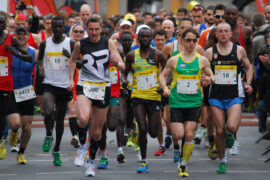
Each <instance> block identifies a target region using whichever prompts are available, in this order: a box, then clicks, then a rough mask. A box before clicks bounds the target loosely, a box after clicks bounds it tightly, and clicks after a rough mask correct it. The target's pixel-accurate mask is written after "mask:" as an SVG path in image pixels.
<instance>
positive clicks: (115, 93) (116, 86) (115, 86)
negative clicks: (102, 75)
mask: <svg viewBox="0 0 270 180" xmlns="http://www.w3.org/2000/svg"><path fill="white" fill-rule="evenodd" d="M109 67H110V69H109V71H110V79H111V96H112V97H119V96H120V72H119V70H118V69H117V67H115V66H113V65H112V63H111V62H110V66H109Z"/></svg>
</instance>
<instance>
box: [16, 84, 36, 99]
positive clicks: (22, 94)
mask: <svg viewBox="0 0 270 180" xmlns="http://www.w3.org/2000/svg"><path fill="white" fill-rule="evenodd" d="M14 95H15V99H16V102H22V101H27V100H29V99H34V98H36V94H35V91H34V88H33V86H32V85H30V86H26V87H24V88H20V89H14Z"/></svg>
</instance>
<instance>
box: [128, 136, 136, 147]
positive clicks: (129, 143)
mask: <svg viewBox="0 0 270 180" xmlns="http://www.w3.org/2000/svg"><path fill="white" fill-rule="evenodd" d="M126 146H127V147H132V146H134V143H133V142H132V136H130V137H129V138H128V141H127V145H126Z"/></svg>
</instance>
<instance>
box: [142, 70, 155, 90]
mask: <svg viewBox="0 0 270 180" xmlns="http://www.w3.org/2000/svg"><path fill="white" fill-rule="evenodd" d="M157 85H158V82H157V73H156V72H155V71H152V70H151V71H147V72H140V73H138V75H137V89H138V90H143V89H151V88H153V87H156V86H157Z"/></svg>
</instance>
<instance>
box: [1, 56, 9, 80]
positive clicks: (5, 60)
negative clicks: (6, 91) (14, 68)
mask: <svg viewBox="0 0 270 180" xmlns="http://www.w3.org/2000/svg"><path fill="white" fill-rule="evenodd" d="M0 76H8V58H7V57H0Z"/></svg>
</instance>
